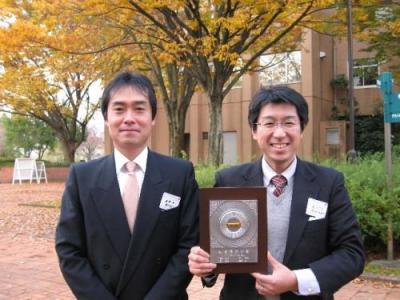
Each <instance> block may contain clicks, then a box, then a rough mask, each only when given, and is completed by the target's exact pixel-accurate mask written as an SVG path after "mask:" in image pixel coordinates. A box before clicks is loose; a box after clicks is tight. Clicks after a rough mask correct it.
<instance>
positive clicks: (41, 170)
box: [36, 160, 47, 183]
mask: <svg viewBox="0 0 400 300" xmlns="http://www.w3.org/2000/svg"><path fill="white" fill-rule="evenodd" d="M36 169H37V176H38V177H37V180H38V183H40V180H41V179H44V181H45V182H46V183H47V174H46V166H45V164H44V161H41V160H38V161H36Z"/></svg>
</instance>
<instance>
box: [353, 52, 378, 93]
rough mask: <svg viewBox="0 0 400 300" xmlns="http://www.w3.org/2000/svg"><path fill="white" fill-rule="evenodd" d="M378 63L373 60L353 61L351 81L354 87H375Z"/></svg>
mask: <svg viewBox="0 0 400 300" xmlns="http://www.w3.org/2000/svg"><path fill="white" fill-rule="evenodd" d="M378 75H379V72H378V62H377V61H376V59H374V58H363V59H356V60H354V64H353V80H354V86H355V87H365V86H376V81H377V79H378Z"/></svg>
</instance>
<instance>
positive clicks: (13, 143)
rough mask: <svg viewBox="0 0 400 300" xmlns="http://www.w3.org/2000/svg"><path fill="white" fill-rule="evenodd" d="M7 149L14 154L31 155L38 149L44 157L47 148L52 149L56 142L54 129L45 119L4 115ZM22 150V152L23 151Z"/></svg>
mask: <svg viewBox="0 0 400 300" xmlns="http://www.w3.org/2000/svg"><path fill="white" fill-rule="evenodd" d="M2 123H3V125H4V128H5V140H6V151H7V152H9V153H10V154H12V155H14V156H17V155H18V156H19V155H21V154H22V155H23V156H24V157H29V156H30V155H31V153H32V152H33V151H36V152H37V154H38V158H39V159H42V158H43V154H44V153H45V152H46V150H49V149H50V150H52V149H53V148H54V146H55V144H56V137H55V134H54V131H53V130H52V129H51V128H50V127H49V126H48V125H47V124H46V123H44V122H43V121H40V120H38V119H35V118H32V117H22V116H12V117H11V118H8V117H3V118H2ZM21 151H22V153H21Z"/></svg>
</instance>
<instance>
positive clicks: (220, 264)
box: [200, 187, 267, 273]
mask: <svg viewBox="0 0 400 300" xmlns="http://www.w3.org/2000/svg"><path fill="white" fill-rule="evenodd" d="M266 194H267V192H266V189H265V187H232V188H231V187H217V188H204V189H201V190H200V246H201V247H202V248H203V249H204V250H205V251H207V252H208V253H209V254H210V261H211V262H213V263H216V264H217V268H216V269H215V272H216V273H249V272H257V271H259V272H260V271H265V270H266V269H267V219H266V218H267V208H266V205H267V204H266Z"/></svg>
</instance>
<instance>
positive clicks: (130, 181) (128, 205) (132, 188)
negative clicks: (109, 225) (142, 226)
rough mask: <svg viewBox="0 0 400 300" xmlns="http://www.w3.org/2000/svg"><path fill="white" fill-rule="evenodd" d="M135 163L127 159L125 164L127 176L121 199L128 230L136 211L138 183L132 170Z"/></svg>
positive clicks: (132, 223) (130, 228) (130, 227)
mask: <svg viewBox="0 0 400 300" xmlns="http://www.w3.org/2000/svg"><path fill="white" fill-rule="evenodd" d="M135 167H136V164H135V163H134V162H133V161H128V162H127V163H126V164H125V170H126V171H127V174H128V178H127V179H126V183H125V187H124V192H123V194H122V201H123V202H124V208H125V214H126V219H127V221H128V225H129V230H130V231H131V233H132V231H133V226H134V224H135V218H136V211H137V206H138V202H139V185H138V181H137V178H136V174H135V172H134V170H135Z"/></svg>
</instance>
